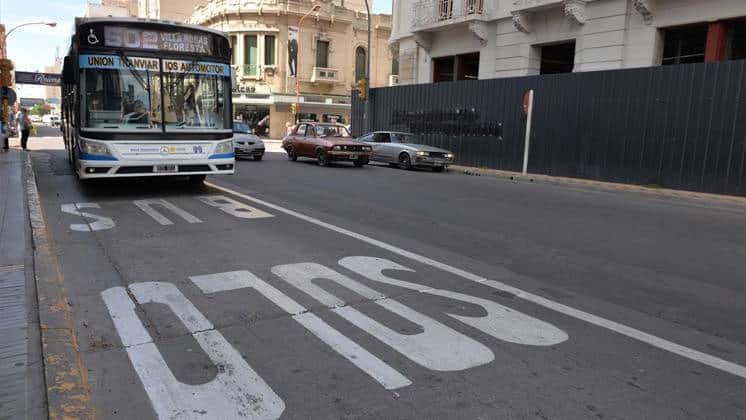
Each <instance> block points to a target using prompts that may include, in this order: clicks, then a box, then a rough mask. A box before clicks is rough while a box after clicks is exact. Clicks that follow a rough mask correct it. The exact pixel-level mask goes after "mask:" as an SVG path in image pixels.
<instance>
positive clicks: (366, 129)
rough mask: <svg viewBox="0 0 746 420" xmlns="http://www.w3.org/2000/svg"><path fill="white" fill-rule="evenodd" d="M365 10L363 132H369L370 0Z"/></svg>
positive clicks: (366, 2) (371, 51) (371, 47)
mask: <svg viewBox="0 0 746 420" xmlns="http://www.w3.org/2000/svg"><path fill="white" fill-rule="evenodd" d="M365 11H366V12H367V13H368V54H367V55H366V57H365V58H366V61H365V89H366V90H367V92H365V93H366V94H365V106H364V107H363V108H364V109H363V112H364V114H363V116H364V121H365V124H364V125H363V127H364V130H363V133H367V132H369V131H370V130H371V127H370V126H371V124H370V119H371V118H370V56H371V54H372V53H373V44H371V42H370V36H371V33H370V21H371V16H370V6H369V5H368V0H365Z"/></svg>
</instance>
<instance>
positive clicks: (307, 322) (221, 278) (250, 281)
mask: <svg viewBox="0 0 746 420" xmlns="http://www.w3.org/2000/svg"><path fill="white" fill-rule="evenodd" d="M190 279H191V280H192V282H193V283H194V284H195V285H196V286H197V287H199V288H200V290H202V292H203V293H217V292H224V291H230V290H237V289H244V288H251V289H254V290H256V291H257V292H259V293H260V294H261V295H262V296H264V297H265V298H267V299H269V300H270V301H272V303H274V304H275V305H277V306H279V307H280V308H282V310H284V311H285V312H287V313H288V314H290V315H292V317H293V319H295V320H296V321H297V322H298V323H299V324H301V325H302V326H303V327H305V328H306V329H307V330H308V331H310V332H311V333H312V334H313V335H315V336H316V337H318V338H319V339H320V340H321V341H323V342H324V343H326V344H327V345H329V347H331V348H332V349H334V351H336V352H337V353H339V354H340V355H341V356H342V357H344V358H345V359H347V360H348V361H350V362H351V363H352V364H354V365H355V366H357V367H358V368H359V369H360V370H362V371H363V372H365V373H366V374H368V375H369V376H370V377H371V378H373V379H374V380H376V381H377V382H378V383H380V384H381V385H382V386H383V387H384V388H386V389H398V388H402V387H405V386H407V385H411V384H412V381H410V380H409V379H407V378H406V377H405V376H404V375H402V374H401V373H399V372H398V371H396V370H395V369H394V368H392V367H391V366H389V365H388V364H386V363H385V362H384V361H382V360H381V359H379V358H378V357H376V356H374V355H372V354H371V353H370V352H368V351H367V350H365V349H364V348H362V347H360V346H359V345H358V344H357V343H355V342H354V341H352V340H350V339H349V338H347V337H345V336H344V335H342V334H341V333H340V332H339V331H337V330H335V329H334V328H332V327H331V326H330V325H329V324H327V323H326V322H324V321H323V320H322V319H321V318H319V317H318V316H316V315H314V314H312V313H310V312H308V311H307V309H306V308H304V307H303V306H301V305H300V304H299V303H297V302H296V301H294V300H293V299H292V298H290V297H289V296H287V295H285V294H284V293H282V292H281V291H279V290H277V289H276V288H275V287H273V286H271V285H270V284H268V283H267V282H265V281H263V280H261V279H260V278H258V277H257V276H255V275H254V274H252V273H251V272H248V271H232V272H227V273H217V274H207V275H203V276H193V277H190Z"/></svg>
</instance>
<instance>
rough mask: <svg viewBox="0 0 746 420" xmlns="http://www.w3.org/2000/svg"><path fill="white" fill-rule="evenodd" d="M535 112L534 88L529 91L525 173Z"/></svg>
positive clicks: (524, 173)
mask: <svg viewBox="0 0 746 420" xmlns="http://www.w3.org/2000/svg"><path fill="white" fill-rule="evenodd" d="M533 112H534V90H533V89H531V90H529V91H528V112H527V114H528V115H527V116H526V140H525V141H524V146H523V175H526V174H527V173H528V150H529V143H530V140H531V116H532V114H533Z"/></svg>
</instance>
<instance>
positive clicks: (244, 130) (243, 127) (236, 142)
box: [233, 121, 264, 160]
mask: <svg viewBox="0 0 746 420" xmlns="http://www.w3.org/2000/svg"><path fill="white" fill-rule="evenodd" d="M233 150H234V151H235V153H236V158H239V157H253V158H254V160H262V157H264V142H263V141H262V139H260V138H259V137H258V136H256V135H255V134H253V133H252V131H251V128H249V126H248V125H247V124H246V123H244V122H243V121H233Z"/></svg>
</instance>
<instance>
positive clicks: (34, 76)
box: [16, 71, 62, 86]
mask: <svg viewBox="0 0 746 420" xmlns="http://www.w3.org/2000/svg"><path fill="white" fill-rule="evenodd" d="M61 80H62V76H61V75H59V74H56V73H35V72H30V71H17V72H16V83H21V84H26V85H45V86H59V85H60V84H61Z"/></svg>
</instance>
